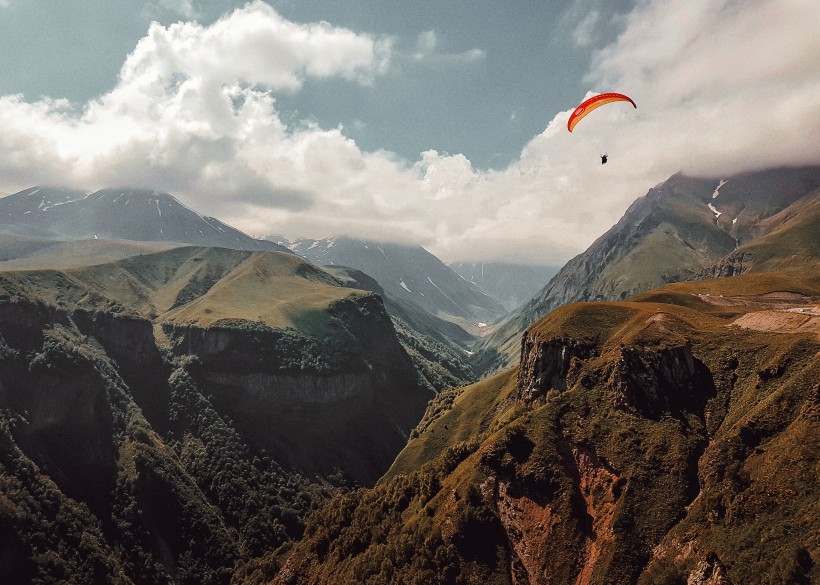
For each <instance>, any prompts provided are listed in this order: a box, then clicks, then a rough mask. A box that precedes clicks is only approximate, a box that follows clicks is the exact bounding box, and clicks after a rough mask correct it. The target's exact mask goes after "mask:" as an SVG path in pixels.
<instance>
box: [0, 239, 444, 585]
mask: <svg viewBox="0 0 820 585" xmlns="http://www.w3.org/2000/svg"><path fill="white" fill-rule="evenodd" d="M431 397H432V392H431V391H430V390H429V386H428V385H427V384H425V383H424V382H423V380H421V379H420V378H419V376H418V373H417V372H416V370H415V368H414V367H413V365H412V362H411V360H410V358H409V357H408V356H407V354H406V352H405V351H404V350H403V349H402V347H401V345H400V344H399V341H398V339H397V336H396V332H395V330H394V328H393V326H392V324H391V322H390V318H389V317H388V315H387V313H386V312H385V309H384V306H383V304H382V302H381V299H380V298H379V297H378V296H376V295H374V294H372V293H368V292H365V291H361V290H355V289H351V288H346V287H343V286H341V285H340V282H339V281H338V280H337V279H335V278H334V277H333V276H331V275H329V274H327V273H325V272H323V271H321V270H319V269H317V268H316V267H314V266H312V265H310V264H308V263H307V262H305V261H303V260H301V259H299V258H297V257H295V256H294V255H292V254H279V253H268V252H256V253H251V252H241V251H235V250H222V249H210V248H177V249H173V250H169V251H164V252H160V253H156V254H146V255H142V256H132V257H129V258H126V259H124V260H120V261H117V262H114V263H109V264H104V265H95V266H86V267H80V268H72V269H65V270H43V271H7V272H0V484H1V485H2V486H3V490H2V496H0V581H2V582H9V583H17V582H25V583H28V582H32V583H48V582H56V581H61V580H70V579H78V580H80V581H86V582H117V583H129V582H134V583H170V582H174V583H228V582H230V581H231V580H232V579H235V580H239V581H240V582H241V581H242V580H244V579H249V580H251V581H255V582H259V581H261V580H264V578H265V576H266V575H267V576H272V574H273V572H274V571H275V569H276V567H277V562H278V561H277V556H276V554H274V551H275V550H276V549H277V548H279V547H280V546H283V545H284V546H288V545H289V544H290V543H291V542H293V541H294V540H296V539H298V538H299V537H300V536H301V534H302V530H303V526H304V521H305V519H306V517H307V516H308V514H310V513H311V511H313V510H315V509H316V508H317V507H318V506H319V505H320V503H322V502H323V501H324V500H325V499H327V497H328V496H329V495H330V493H331V492H332V491H334V490H336V489H337V487H338V486H348V487H349V486H351V485H356V484H364V485H370V484H372V483H374V482H375V481H376V479H377V478H378V477H379V476H380V475H382V474H383V473H384V472H385V470H386V469H387V468H388V467H389V465H390V463H391V462H392V461H393V459H394V457H395V455H396V453H398V451H399V450H400V449H401V448H402V447H403V445H404V443H405V441H406V438H407V436H408V434H409V433H410V431H411V430H412V428H413V427H414V426H415V425H416V423H417V422H418V420H419V419H420V418H421V416H422V414H423V412H424V408H425V406H426V403H427V401H428V400H429V398H431Z"/></svg>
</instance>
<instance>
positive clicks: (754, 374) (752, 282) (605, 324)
mask: <svg viewBox="0 0 820 585" xmlns="http://www.w3.org/2000/svg"><path fill="white" fill-rule="evenodd" d="M812 282H814V284H811V283H812ZM818 303H820V287H818V283H817V275H816V274H813V275H802V276H801V275H799V274H777V273H775V274H767V273H763V274H746V275H743V276H739V277H733V278H724V279H718V280H703V281H693V282H685V283H677V284H671V285H668V286H667V287H666V288H664V289H661V290H657V291H653V292H650V293H646V294H643V295H638V296H636V297H633V299H632V300H630V301H628V302H627V301H620V302H597V303H573V304H568V305H564V306H562V307H560V308H558V309H556V310H554V311H552V312H551V313H550V314H549V315H547V316H546V317H545V318H543V319H541V320H540V321H538V322H537V323H536V324H534V325H533V326H532V327H530V328H529V329H528V330H527V331H526V333H525V335H524V337H523V340H522V345H521V361H520V365H519V366H517V367H514V368H511V369H508V370H505V371H503V372H500V373H498V374H496V375H494V376H493V377H490V378H488V379H486V380H483V381H481V382H479V383H477V384H474V385H472V386H468V387H465V388H462V389H460V390H459V391H456V392H453V393H451V394H449V395H444V394H442V395H440V396H439V397H438V398H436V400H434V401H433V402H432V403H431V405H430V407H429V408H428V412H427V414H426V415H425V418H424V420H423V422H422V424H421V425H420V426H419V429H418V430H417V433H414V435H415V438H413V439H412V440H411V441H410V442H409V443H408V445H407V446H406V447H405V449H404V450H403V451H402V453H401V454H400V455H399V456H398V458H397V459H396V462H395V463H394V464H393V466H392V467H391V470H390V471H389V472H388V473H387V474H386V475H385V477H384V478H382V480H380V482H379V483H378V484H377V485H376V486H375V487H374V488H372V489H369V490H365V491H361V492H355V493H348V494H343V495H338V496H336V497H334V498H333V499H332V500H331V501H330V502H329V503H328V504H327V505H326V506H325V507H324V508H323V509H322V510H321V511H320V512H318V513H317V514H316V515H315V516H313V517H312V518H311V520H310V522H309V523H308V526H307V528H306V530H305V536H304V538H303V539H302V540H301V541H300V542H299V543H297V544H296V545H295V546H294V549H293V552H292V553H291V554H290V556H289V558H288V560H287V562H286V564H285V565H284V567H283V568H282V569H281V570H280V572H279V574H278V575H277V577H276V578H275V579H274V580H273V581H272V582H273V583H275V584H277V585H280V584H288V585H301V584H306V583H316V584H331V583H332V584H336V583H338V584H341V583H352V582H356V583H432V584H445V583H464V584H465V585H470V584H481V585H485V584H490V585H495V584H498V585H501V584H504V585H508V584H509V585H512V584H520V583H527V584H530V585H547V584H551V585H552V584H575V585H578V584H583V585H592V584H603V583H637V584H638V585H652V584H658V585H660V584H678V583H680V584H684V583H688V584H690V585H694V584H699V585H706V584H717V583H721V584H735V585H747V584H752V583H806V584H808V583H815V582H817V581H818V579H820V564H818V563H817V562H816V559H817V558H818V554H819V553H820V549H819V548H818V542H817V538H816V536H815V535H816V534H817V533H818V530H820V512H819V511H818V508H817V505H816V504H817V482H816V478H817V477H818V474H819V473H820V465H818V460H817V452H818V448H819V447H820V445H819V444H818V440H817V437H818V432H820V414H818V403H819V402H818V401H819V400H820V383H819V382H818V381H820V360H819V359H818V356H820V353H819V352H820V315H818V313H817V306H818ZM773 316H777V318H776V319H773V318H772V317H773ZM798 323H799V324H798Z"/></svg>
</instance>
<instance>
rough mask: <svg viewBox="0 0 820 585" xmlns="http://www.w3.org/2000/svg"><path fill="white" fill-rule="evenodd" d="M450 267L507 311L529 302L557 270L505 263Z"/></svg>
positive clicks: (480, 263)
mask: <svg viewBox="0 0 820 585" xmlns="http://www.w3.org/2000/svg"><path fill="white" fill-rule="evenodd" d="M449 266H450V268H451V269H452V270H453V271H455V272H456V274H459V275H460V276H461V277H462V278H463V279H464V280H467V281H469V282H472V283H473V284H475V285H476V286H478V288H480V289H481V290H483V291H484V292H486V293H487V294H489V295H490V296H492V297H493V298H496V299H498V300H499V301H501V304H503V305H504V308H505V309H507V311H512V310H514V309H517V308H518V307H520V306H521V305H523V304H524V303H526V302H527V301H529V300H530V299H532V297H533V296H535V294H536V293H537V292H538V291H539V290H541V289H542V288H544V285H546V284H547V282H548V281H549V279H550V278H552V277H553V276H554V275H555V273H556V272H558V270H559V269H560V266H541V265H535V264H513V263H508V262H487V263H485V262H454V263H452V264H450V265H449Z"/></svg>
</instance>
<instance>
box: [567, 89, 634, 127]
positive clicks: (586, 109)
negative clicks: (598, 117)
mask: <svg viewBox="0 0 820 585" xmlns="http://www.w3.org/2000/svg"><path fill="white" fill-rule="evenodd" d="M612 102H629V103H630V104H632V105H633V106H634V107H635V108H637V107H638V106H636V105H635V102H633V101H632V98H630V97H629V96H625V95H624V94H622V93H602V94H599V95H595V96H592V97H591V98H589V99H588V100H584V101H583V102H581V105H579V106H578V107H577V108H575V111H574V112H572V115H571V116H570V117H569V121H568V122H567V130H569V131H570V132H572V129H573V128H575V125H576V124H577V123H578V122H580V121H581V119H582V118H583V117H584V116H586V115H587V114H589V113H590V112H591V111H592V110H595V109H597V108H600V107H601V106H604V105H606V104H611V103H612Z"/></svg>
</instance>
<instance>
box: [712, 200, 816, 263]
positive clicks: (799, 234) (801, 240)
mask: <svg viewBox="0 0 820 585" xmlns="http://www.w3.org/2000/svg"><path fill="white" fill-rule="evenodd" d="M818 225H820V190H814V191H812V192H811V193H809V194H808V195H806V196H805V197H802V198H801V199H800V200H798V201H796V202H795V203H793V204H792V205H789V206H788V207H787V208H785V209H784V210H783V211H781V212H779V213H776V214H775V215H772V216H771V217H768V218H767V219H765V220H764V221H763V222H761V228H762V229H761V232H762V234H763V235H762V236H761V237H759V238H757V239H754V240H752V241H751V242H749V243H747V244H743V245H739V246H738V247H737V249H735V251H734V252H732V253H731V254H729V255H728V256H726V257H724V258H722V259H721V260H720V262H718V263H716V264H715V265H713V266H710V267H709V268H707V269H705V270H703V271H702V272H701V273H700V274H698V278H720V277H723V276H734V275H738V274H745V273H747V272H775V271H785V272H802V273H804V274H820V254H818V250H820V230H818V229H817V226H818Z"/></svg>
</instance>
